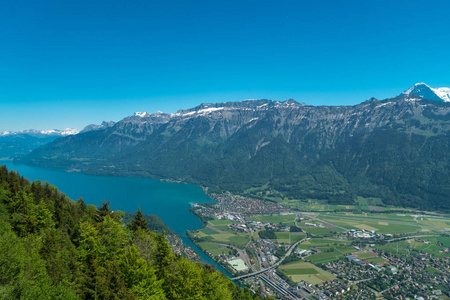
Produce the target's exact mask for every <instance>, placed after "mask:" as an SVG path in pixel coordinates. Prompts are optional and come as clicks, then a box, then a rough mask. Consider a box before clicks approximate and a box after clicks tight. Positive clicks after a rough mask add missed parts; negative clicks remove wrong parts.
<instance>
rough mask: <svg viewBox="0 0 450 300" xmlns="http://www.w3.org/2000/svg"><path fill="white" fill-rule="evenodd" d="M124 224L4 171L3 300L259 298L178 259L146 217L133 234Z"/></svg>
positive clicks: (0, 181)
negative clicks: (148, 226)
mask: <svg viewBox="0 0 450 300" xmlns="http://www.w3.org/2000/svg"><path fill="white" fill-rule="evenodd" d="M121 217H122V214H121V213H113V212H112V210H111V209H110V207H109V203H108V202H103V203H102V205H101V206H100V207H98V208H95V207H94V206H92V205H88V206H86V205H85V203H84V201H83V200H82V199H79V200H78V201H77V202H74V201H72V200H70V199H68V198H67V197H66V196H65V195H64V194H62V193H60V192H59V191H58V190H57V189H56V188H55V187H53V186H50V185H49V184H42V183H41V182H39V181H36V182H34V183H32V184H30V183H28V182H27V181H26V180H25V179H23V177H21V176H19V175H18V174H17V173H15V172H8V170H7V169H6V167H4V166H1V167H0V253H1V255H0V299H27V300H28V299H36V300H38V299H39V300H41V299H44V300H46V299H48V300H50V299H61V300H63V299H64V300H67V299H68V300H71V299H204V300H207V299H258V298H259V297H257V296H253V295H251V294H250V295H249V294H248V293H247V292H244V291H243V290H242V288H240V287H237V286H236V285H234V284H233V283H232V281H231V280H230V279H229V278H228V277H226V276H224V275H223V274H221V273H219V272H217V271H215V270H213V269H211V268H210V267H209V266H203V265H201V264H195V263H192V262H190V261H188V260H186V259H183V258H180V257H178V256H176V255H174V254H173V253H172V251H171V249H170V246H169V244H168V242H167V241H166V238H165V236H164V235H162V234H159V235H157V234H155V233H153V232H151V231H148V230H146V229H145V230H144V229H143V228H146V226H145V220H144V219H143V215H142V214H141V212H140V210H138V214H137V216H136V218H135V223H134V224H135V225H134V227H133V226H130V227H132V228H133V229H130V228H127V227H124V226H122V224H121V222H120V218H121ZM236 295H237V296H236ZM249 297H250V298H249Z"/></svg>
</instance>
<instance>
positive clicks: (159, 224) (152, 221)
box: [122, 212, 173, 234]
mask: <svg viewBox="0 0 450 300" xmlns="http://www.w3.org/2000/svg"><path fill="white" fill-rule="evenodd" d="M135 218H136V214H135V213H129V212H125V213H124V215H123V217H122V223H123V224H125V225H127V226H129V225H130V224H131V222H132V221H133V220H135ZM142 218H143V219H144V221H145V222H146V223H147V228H148V229H149V230H150V231H153V232H155V233H166V234H172V233H173V231H172V229H170V227H169V226H167V225H166V224H164V222H163V220H161V218H160V217H158V216H155V215H145V214H142Z"/></svg>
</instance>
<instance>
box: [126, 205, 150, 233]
mask: <svg viewBox="0 0 450 300" xmlns="http://www.w3.org/2000/svg"><path fill="white" fill-rule="evenodd" d="M130 228H131V230H132V231H133V232H136V231H137V230H138V229H139V228H140V229H142V230H146V231H147V230H148V228H147V221H145V219H144V215H143V214H142V210H141V208H140V207H139V208H138V211H137V212H136V214H135V216H134V220H133V221H131V224H130Z"/></svg>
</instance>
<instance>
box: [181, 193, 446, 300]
mask: <svg viewBox="0 0 450 300" xmlns="http://www.w3.org/2000/svg"><path fill="white" fill-rule="evenodd" d="M212 198H213V199H214V200H216V201H217V203H215V204H211V203H209V204H206V205H203V204H193V206H192V210H193V212H194V213H195V214H196V215H198V216H201V219H202V220H203V221H204V225H205V226H204V227H203V228H201V229H198V230H193V231H191V232H188V236H189V237H190V238H191V240H192V241H193V242H194V243H196V244H197V245H198V246H199V247H200V248H201V249H202V250H203V251H204V252H205V253H206V254H207V255H209V256H210V257H211V258H213V259H214V260H215V261H216V262H218V263H219V264H220V265H222V266H223V267H224V268H225V269H226V270H228V271H229V272H230V273H231V274H233V275H234V279H236V280H238V281H239V282H240V283H241V284H244V285H246V286H248V287H249V288H250V289H251V290H252V291H254V292H255V293H259V294H260V295H262V296H273V297H275V298H277V299H323V300H325V299H410V300H412V299H450V298H449V297H450V254H449V247H450V222H449V220H450V219H449V218H448V216H441V215H433V214H425V215H424V214H422V215H420V217H418V214H417V212H414V213H410V214H408V213H404V212H402V213H398V212H397V211H395V210H392V211H389V210H387V211H382V210H381V209H379V208H377V209H376V210H373V209H372V210H368V212H364V211H357V210H355V209H354V208H352V209H346V208H345V207H343V208H342V209H339V210H338V209H336V208H334V209H333V210H328V211H327V210H320V211H319V210H316V209H304V208H301V207H298V208H289V209H288V208H286V207H283V206H281V205H279V204H277V203H274V202H272V201H263V200H257V199H250V198H246V197H242V196H234V195H231V194H221V195H214V196H213V197H212Z"/></svg>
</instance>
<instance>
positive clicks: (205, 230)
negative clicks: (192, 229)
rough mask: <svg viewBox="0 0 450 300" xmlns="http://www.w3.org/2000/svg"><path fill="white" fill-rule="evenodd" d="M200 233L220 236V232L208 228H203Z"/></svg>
mask: <svg viewBox="0 0 450 300" xmlns="http://www.w3.org/2000/svg"><path fill="white" fill-rule="evenodd" d="M200 231H201V232H203V233H204V234H207V235H211V234H219V232H217V231H215V230H213V229H211V228H208V227H205V228H202V229H201V230H200Z"/></svg>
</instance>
